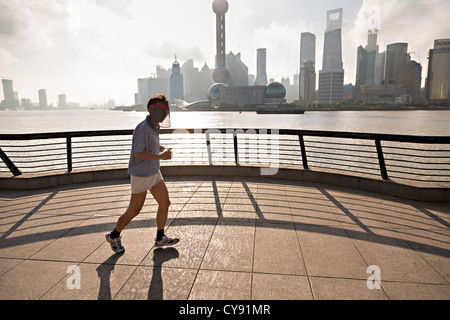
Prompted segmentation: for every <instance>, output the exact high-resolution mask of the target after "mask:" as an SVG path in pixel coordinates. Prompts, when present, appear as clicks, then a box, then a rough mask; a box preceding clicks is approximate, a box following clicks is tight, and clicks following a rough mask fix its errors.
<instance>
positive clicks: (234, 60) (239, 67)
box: [227, 52, 248, 87]
mask: <svg viewBox="0 0 450 320" xmlns="http://www.w3.org/2000/svg"><path fill="white" fill-rule="evenodd" d="M227 68H228V70H229V71H230V81H229V83H228V85H229V86H230V87H243V86H248V67H247V66H246V65H245V63H244V62H242V60H241V53H240V52H239V53H237V54H234V53H233V52H230V53H229V54H227Z"/></svg>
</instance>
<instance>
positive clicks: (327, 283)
mask: <svg viewBox="0 0 450 320" xmlns="http://www.w3.org/2000/svg"><path fill="white" fill-rule="evenodd" d="M310 281H311V286H312V290H313V293H314V299H317V300H387V299H388V297H387V296H386V294H385V293H384V291H383V290H382V289H372V290H371V289H369V288H368V287H367V280H355V279H342V278H324V277H310Z"/></svg>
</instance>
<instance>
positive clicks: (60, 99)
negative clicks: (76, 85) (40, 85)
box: [58, 94, 67, 109]
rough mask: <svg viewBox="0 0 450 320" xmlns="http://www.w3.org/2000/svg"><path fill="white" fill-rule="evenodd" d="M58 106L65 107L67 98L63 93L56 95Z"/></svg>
mask: <svg viewBox="0 0 450 320" xmlns="http://www.w3.org/2000/svg"><path fill="white" fill-rule="evenodd" d="M58 107H59V108H61V109H65V108H67V100H66V95H65V94H60V95H58Z"/></svg>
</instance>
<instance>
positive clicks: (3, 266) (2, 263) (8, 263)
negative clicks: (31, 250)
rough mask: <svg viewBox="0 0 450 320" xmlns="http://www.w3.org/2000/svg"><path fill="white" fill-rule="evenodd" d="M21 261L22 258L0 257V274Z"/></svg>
mask: <svg viewBox="0 0 450 320" xmlns="http://www.w3.org/2000/svg"><path fill="white" fill-rule="evenodd" d="M23 261H24V260H22V259H0V276H1V275H2V274H4V273H6V272H8V271H9V270H11V269H12V268H14V267H15V266H17V265H18V264H20V263H22V262H23Z"/></svg>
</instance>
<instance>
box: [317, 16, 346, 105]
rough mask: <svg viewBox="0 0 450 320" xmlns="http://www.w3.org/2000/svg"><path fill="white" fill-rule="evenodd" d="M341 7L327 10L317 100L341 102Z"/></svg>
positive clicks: (342, 77)
mask: <svg viewBox="0 0 450 320" xmlns="http://www.w3.org/2000/svg"><path fill="white" fill-rule="evenodd" d="M341 29H342V9H336V10H331V11H328V12H327V29H326V31H325V40H324V48H323V64H322V70H320V71H319V94H318V98H317V102H319V103H333V102H341V101H342V99H343V94H344V69H343V63H342V40H341Z"/></svg>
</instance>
